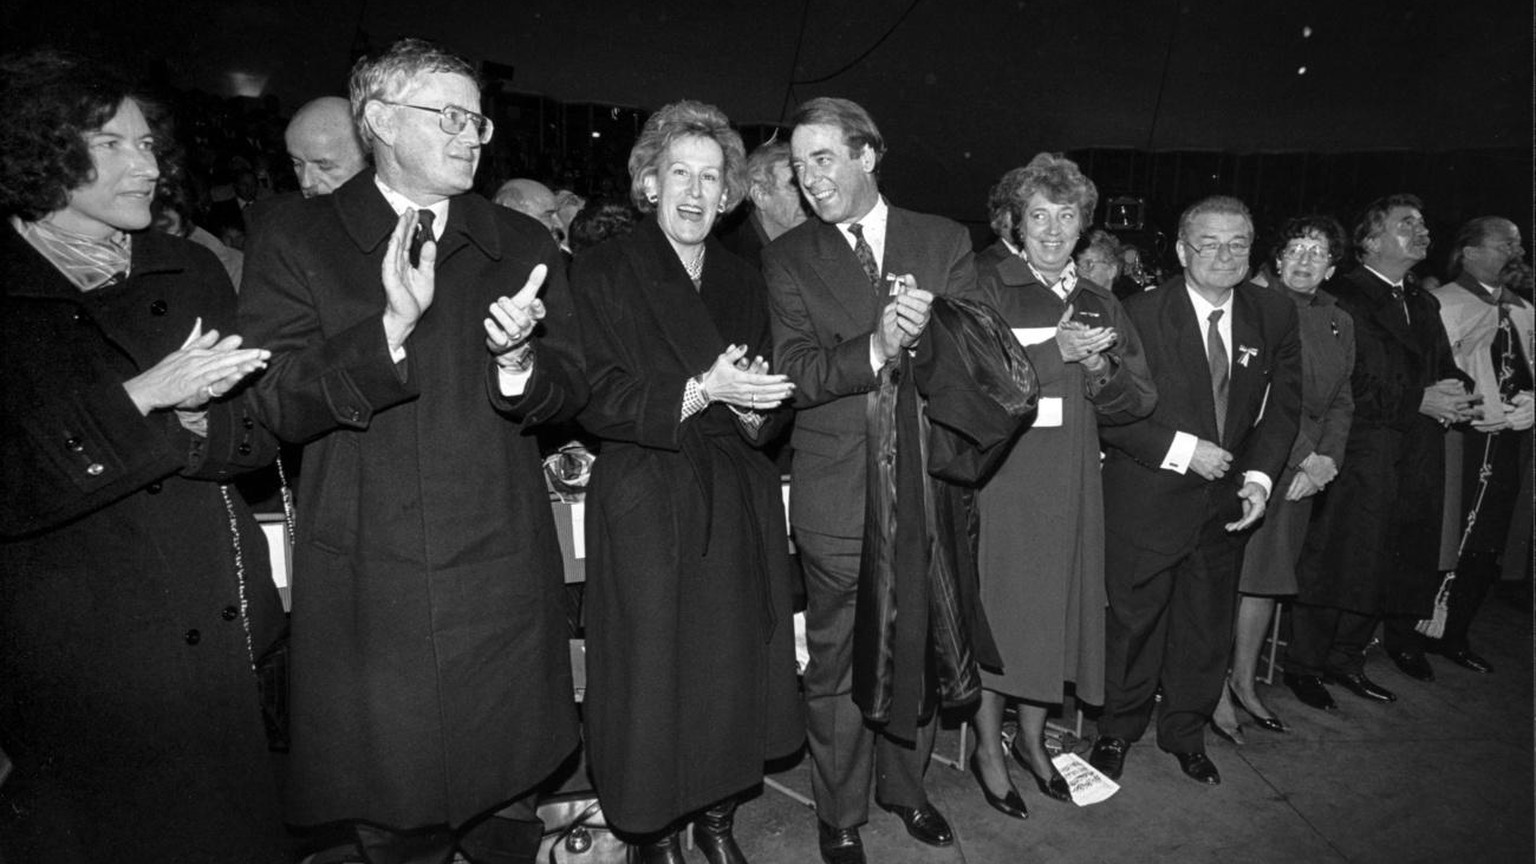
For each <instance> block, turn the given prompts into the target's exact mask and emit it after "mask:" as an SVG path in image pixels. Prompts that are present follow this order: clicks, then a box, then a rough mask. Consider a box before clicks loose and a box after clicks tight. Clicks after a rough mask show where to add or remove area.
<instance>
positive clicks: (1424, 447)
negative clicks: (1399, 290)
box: [1296, 267, 1465, 618]
mask: <svg viewBox="0 0 1536 864" xmlns="http://www.w3.org/2000/svg"><path fill="white" fill-rule="evenodd" d="M1324 287H1325V288H1327V290H1328V292H1329V293H1331V294H1333V295H1334V297H1336V298H1337V299H1338V302H1339V308H1340V309H1343V310H1344V311H1345V312H1348V313H1349V315H1350V317H1352V318H1354V320H1355V365H1354V369H1353V371H1352V372H1351V374H1350V390H1351V393H1352V394H1353V396H1354V402H1355V414H1354V419H1353V421H1352V423H1351V425H1350V428H1349V440H1348V442H1347V443H1346V445H1345V450H1344V463H1343V464H1342V465H1341V466H1340V467H1339V476H1338V477H1337V478H1335V479H1334V481H1333V483H1332V484H1330V485H1329V487H1328V488H1327V489H1325V490H1323V492H1322V493H1321V494H1320V495H1319V496H1318V500H1317V503H1316V504H1315V505H1314V507H1313V514H1312V526H1311V528H1310V530H1309V531H1308V533H1307V540H1306V544H1305V546H1304V547H1303V549H1302V557H1301V565H1300V567H1299V568H1298V570H1297V573H1296V578H1297V583H1298V585H1297V587H1298V599H1300V600H1301V601H1302V602H1304V603H1312V604H1315V605H1319V606H1331V607H1335V608H1340V609H1351V610H1354V611H1358V612H1363V613H1366V614H1373V615H1374V614H1385V615H1412V616H1416V617H1420V618H1423V617H1427V616H1428V615H1429V614H1430V613H1431V612H1433V611H1434V600H1435V593H1436V591H1437V590H1438V589H1439V586H1440V576H1439V573H1438V572H1437V567H1438V564H1439V547H1440V517H1441V507H1442V505H1443V502H1444V499H1445V443H1444V435H1445V432H1444V430H1443V429H1441V428H1440V425H1439V424H1438V423H1436V422H1435V421H1434V420H1433V419H1431V418H1430V417H1427V416H1425V415H1423V414H1420V413H1419V403H1420V401H1421V400H1422V399H1423V396H1424V388H1425V387H1428V386H1429V385H1431V384H1433V383H1435V382H1436V381H1440V380H1443V379H1446V378H1462V379H1465V375H1464V373H1462V372H1460V371H1459V370H1458V369H1457V368H1456V362H1455V359H1454V358H1453V357H1452V355H1451V346H1450V342H1449V341H1448V340H1447V339H1446V336H1445V327H1444V326H1443V325H1442V324H1441V321H1440V303H1439V301H1437V300H1436V299H1435V298H1434V297H1433V296H1431V295H1430V294H1429V293H1427V292H1424V291H1419V290H1417V289H1413V290H1410V291H1409V292H1408V294H1407V296H1406V301H1405V302H1406V303H1407V306H1408V318H1409V322H1410V323H1409V324H1408V325H1406V326H1404V324H1403V323H1402V319H1401V313H1400V312H1394V311H1393V306H1394V301H1393V300H1392V298H1391V286H1389V285H1388V284H1387V283H1386V282H1384V281H1382V280H1381V279H1380V278H1379V277H1377V276H1376V275H1375V274H1373V273H1371V271H1369V270H1367V269H1365V268H1364V267H1359V268H1356V269H1355V270H1354V271H1352V272H1350V273H1348V274H1347V275H1345V276H1342V277H1337V278H1335V279H1333V280H1331V281H1329V282H1328V284H1327V285H1326V286H1324Z"/></svg>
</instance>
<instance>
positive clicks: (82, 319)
mask: <svg viewBox="0 0 1536 864" xmlns="http://www.w3.org/2000/svg"><path fill="white" fill-rule="evenodd" d="M90 320H91V316H89V315H87V314H85V312H84V311H79V312H76V313H75V323H76V324H87V323H90Z"/></svg>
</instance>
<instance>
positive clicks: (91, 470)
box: [85, 462, 107, 477]
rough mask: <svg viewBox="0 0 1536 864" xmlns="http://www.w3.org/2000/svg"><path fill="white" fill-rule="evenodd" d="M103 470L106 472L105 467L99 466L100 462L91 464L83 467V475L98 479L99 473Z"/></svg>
mask: <svg viewBox="0 0 1536 864" xmlns="http://www.w3.org/2000/svg"><path fill="white" fill-rule="evenodd" d="M105 470H107V466H105V465H103V464H101V463H100V462H92V463H91V464H89V465H87V466H86V467H85V473H87V474H89V475H91V476H92V477H100V476H101V472H103V471H105Z"/></svg>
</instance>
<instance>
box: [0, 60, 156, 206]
mask: <svg viewBox="0 0 1536 864" xmlns="http://www.w3.org/2000/svg"><path fill="white" fill-rule="evenodd" d="M129 100H132V101H133V102H134V103H135V104H137V105H138V106H139V109H140V110H141V111H143V112H144V119H145V120H146V121H148V123H149V128H150V131H151V133H152V134H154V136H155V139H156V142H157V143H156V149H157V150H159V149H160V147H161V146H162V144H163V142H165V141H166V140H168V137H167V135H166V127H165V124H164V115H163V112H162V111H161V110H160V108H159V106H158V105H157V104H156V103H155V102H154V101H153V100H151V99H149V98H148V97H146V96H145V95H144V94H143V93H141V92H139V91H137V90H136V89H135V88H134V87H133V86H132V85H131V84H130V83H129V82H128V79H126V78H124V77H122V75H121V74H120V73H118V72H117V71H116V70H115V69H113V68H111V67H110V66H107V65H105V64H102V63H98V62H96V61H94V60H89V59H87V58H85V57H81V56H79V55H76V54H69V53H66V52H62V51H55V50H52V49H41V50H37V51H29V52H27V53H24V54H12V55H9V56H7V57H5V58H3V59H0V212H4V213H5V214H6V215H15V216H18V217H20V218H21V219H23V220H26V221H34V220H37V219H40V218H42V217H43V216H46V215H48V214H49V213H52V212H54V211H56V210H62V209H63V208H64V206H65V205H66V204H68V203H69V192H70V191H71V190H73V189H78V188H80V187H81V186H84V185H86V184H88V183H90V182H91V181H92V180H94V179H95V176H96V167H95V163H93V162H92V161H91V151H90V148H89V147H87V145H86V140H85V136H86V135H87V134H89V133H91V132H94V131H96V130H98V129H100V128H101V127H102V126H104V125H106V124H107V123H108V122H110V121H111V120H112V118H113V117H114V116H116V114H117V112H118V109H119V108H121V107H122V106H123V103H124V102H126V101H129Z"/></svg>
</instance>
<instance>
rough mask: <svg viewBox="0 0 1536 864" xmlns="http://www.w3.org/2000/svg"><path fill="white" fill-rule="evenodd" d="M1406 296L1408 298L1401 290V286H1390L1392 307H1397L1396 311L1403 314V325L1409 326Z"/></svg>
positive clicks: (1410, 320)
mask: <svg viewBox="0 0 1536 864" xmlns="http://www.w3.org/2000/svg"><path fill="white" fill-rule="evenodd" d="M1407 296H1408V295H1407V292H1405V291H1404V290H1403V286H1402V285H1393V286H1392V305H1394V306H1396V307H1397V311H1399V312H1401V313H1403V323H1404V324H1411V323H1412V319H1410V318H1409V317H1408V299H1407Z"/></svg>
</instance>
